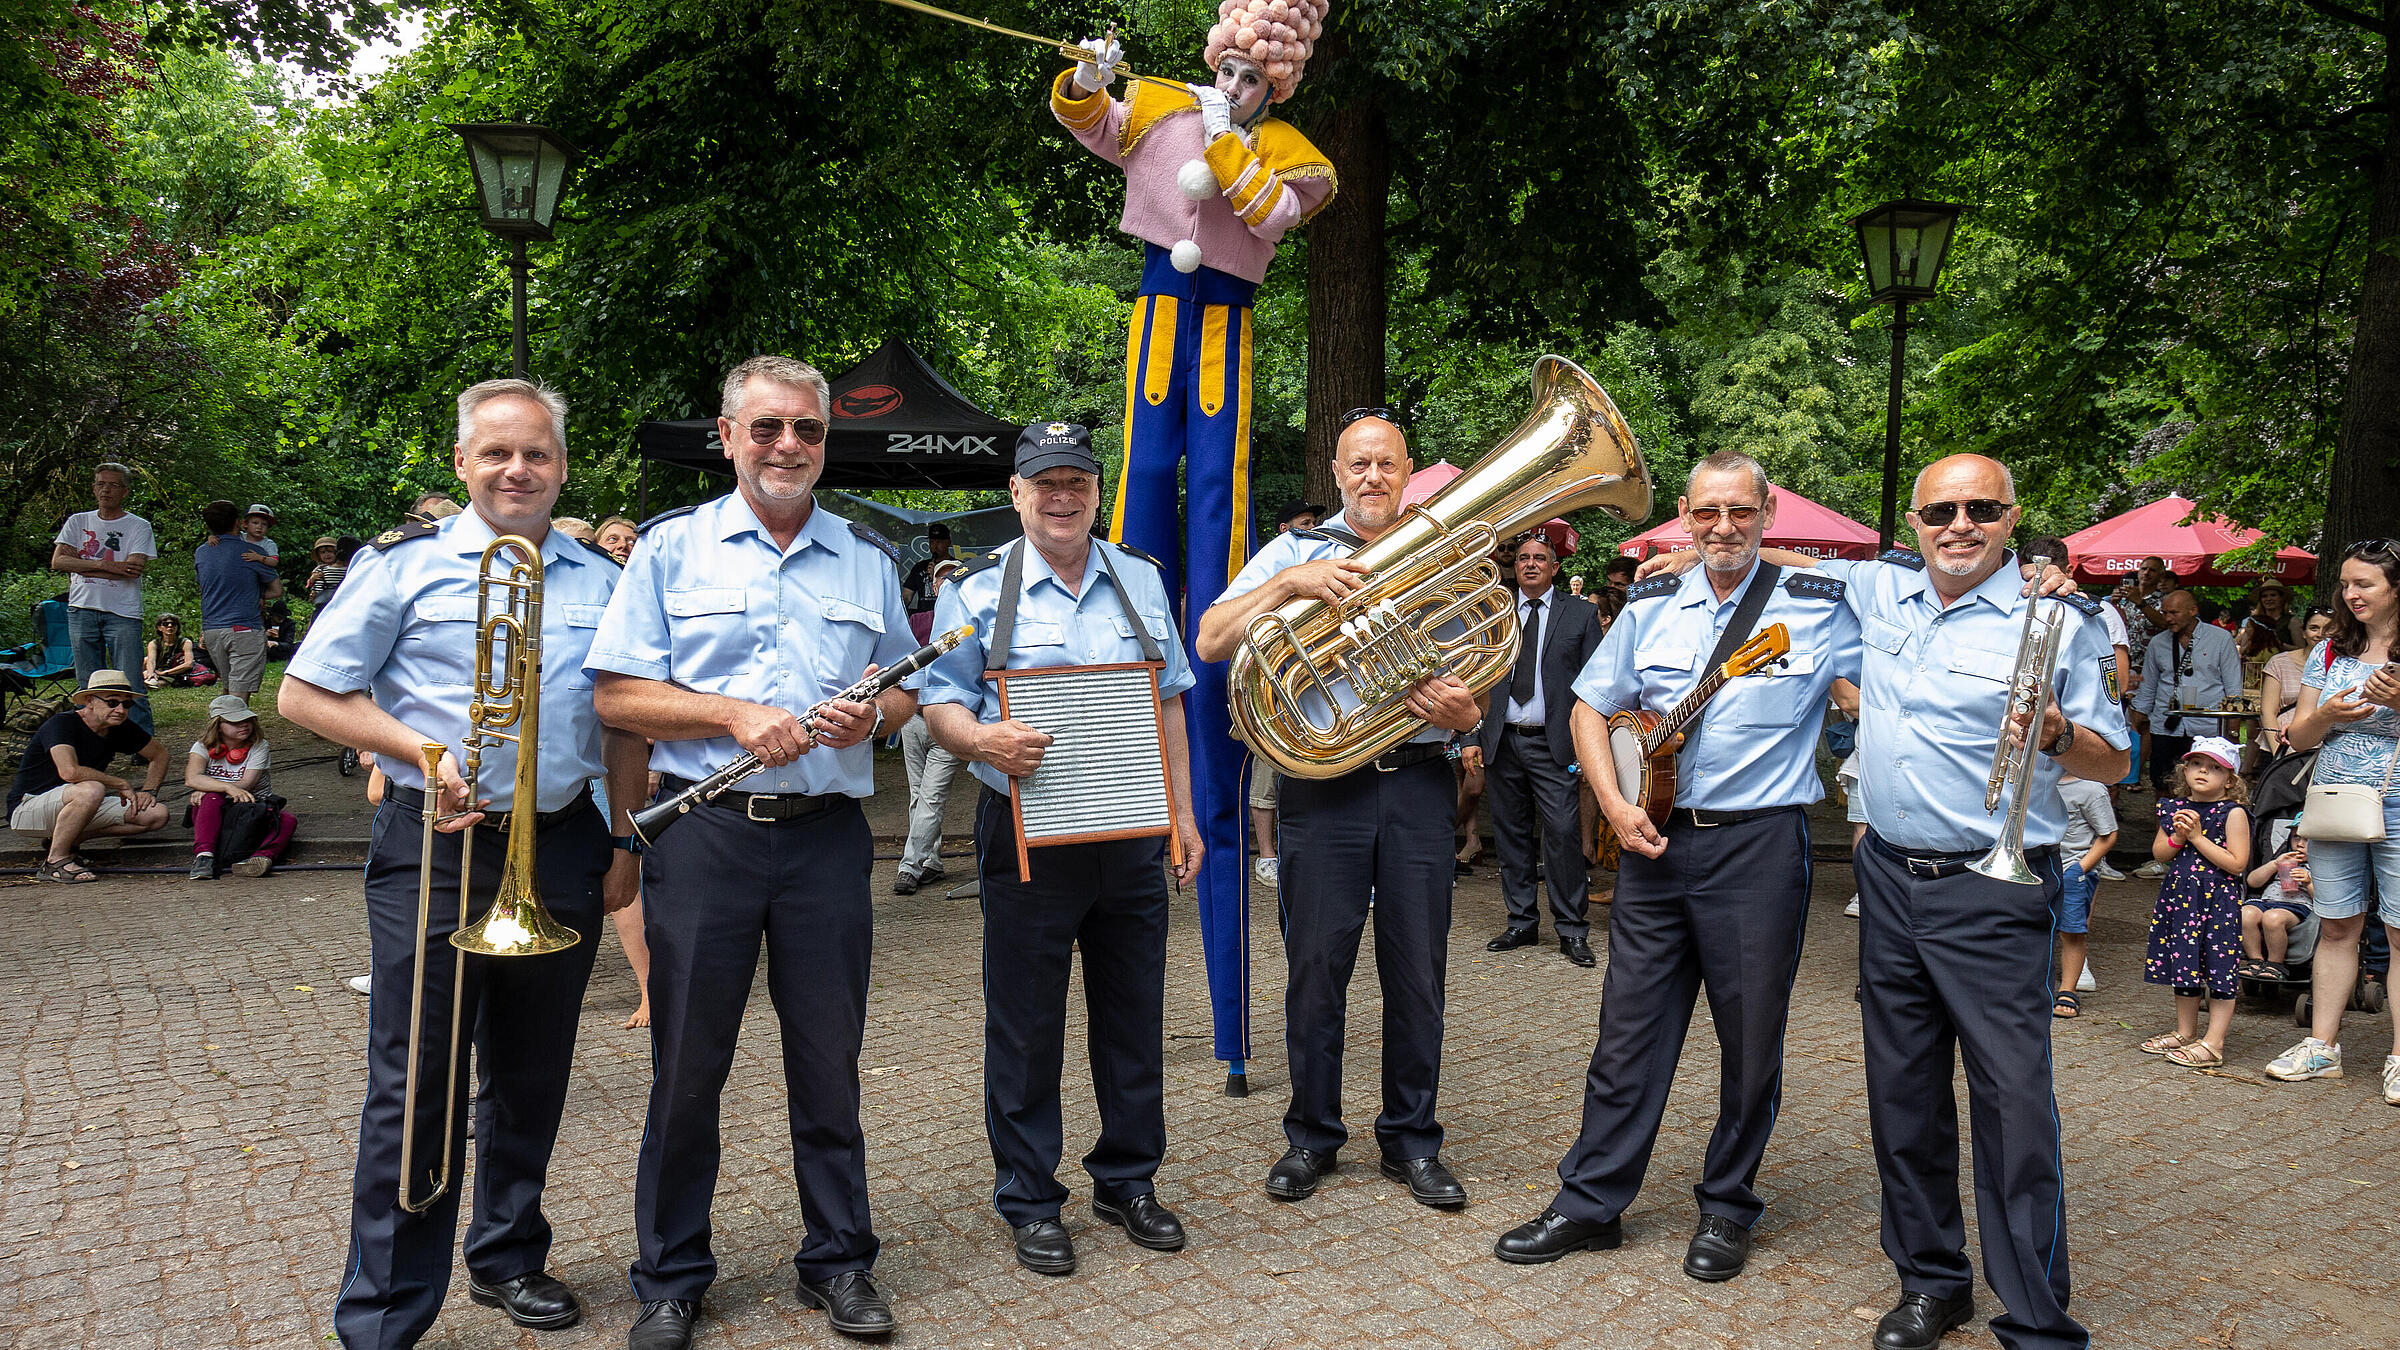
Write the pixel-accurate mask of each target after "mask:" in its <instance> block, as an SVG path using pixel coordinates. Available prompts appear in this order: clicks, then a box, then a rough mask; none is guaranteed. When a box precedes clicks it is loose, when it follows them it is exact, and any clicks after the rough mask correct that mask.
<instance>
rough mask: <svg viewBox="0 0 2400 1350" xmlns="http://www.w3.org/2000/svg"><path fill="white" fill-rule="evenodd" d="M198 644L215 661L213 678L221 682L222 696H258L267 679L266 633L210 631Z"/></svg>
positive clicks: (227, 630) (202, 635)
mask: <svg viewBox="0 0 2400 1350" xmlns="http://www.w3.org/2000/svg"><path fill="white" fill-rule="evenodd" d="M200 644H201V645H202V646H204V647H206V648H208V654H209V655H210V656H213V657H215V658H217V674H218V675H219V676H221V677H222V678H223V679H224V681H225V692H226V693H228V694H241V695H244V696H247V695H250V694H255V693H257V692H258V686H259V684H260V683H261V682H262V681H264V680H265V679H266V678H267V630H266V629H264V628H212V629H210V630H208V631H207V632H205V633H202V634H201V635H200Z"/></svg>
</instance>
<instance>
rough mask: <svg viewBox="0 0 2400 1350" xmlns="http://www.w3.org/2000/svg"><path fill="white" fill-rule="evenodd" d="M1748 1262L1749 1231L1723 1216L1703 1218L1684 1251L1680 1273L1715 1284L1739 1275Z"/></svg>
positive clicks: (1701, 1217) (1705, 1215)
mask: <svg viewBox="0 0 2400 1350" xmlns="http://www.w3.org/2000/svg"><path fill="white" fill-rule="evenodd" d="M1749 1259H1750V1230H1749V1229H1747V1228H1744V1227H1742V1226H1741V1225H1740V1224H1738V1223H1735V1222H1734V1221H1733V1220H1731V1219H1728V1218H1726V1217H1725V1216H1724V1215H1722V1214H1703V1215H1701V1216H1700V1226H1699V1227H1698V1228H1696V1229H1694V1230H1693V1231H1692V1245H1691V1246H1689V1247H1686V1248H1684V1249H1683V1273H1684V1274H1686V1275H1689V1276H1691V1277H1692V1278H1693V1279H1695V1280H1706V1281H1707V1282H1709V1283H1710V1284H1715V1283H1716V1282H1717V1281H1719V1280H1730V1279H1732V1278H1733V1277H1734V1276H1736V1275H1739V1274H1741V1273H1742V1266H1743V1265H1744V1264H1745V1263H1746V1262H1748V1261H1749Z"/></svg>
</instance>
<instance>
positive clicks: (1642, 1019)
mask: <svg viewBox="0 0 2400 1350" xmlns="http://www.w3.org/2000/svg"><path fill="white" fill-rule="evenodd" d="M1677 508H1678V510H1679V511H1680V512H1681V514H1682V516H1683V522H1684V527H1685V528H1686V529H1687V530H1689V531H1690V532H1691V536H1692V540H1693V544H1694V552H1695V553H1696V554H1697V555H1698V556H1699V557H1700V558H1701V559H1702V561H1703V562H1704V563H1705V566H1703V567H1698V568H1694V569H1693V570H1692V571H1691V572H1690V573H1689V574H1687V575H1684V576H1682V577H1655V578H1653V579H1651V580H1648V581H1644V582H1640V583H1637V584H1636V585H1634V586H1633V587H1632V589H1631V590H1630V591H1629V592H1628V593H1627V596H1626V603H1625V608H1624V611H1623V612H1622V613H1620V614H1619V615H1618V616H1617V620H1616V622H1615V623H1613V624H1611V625H1610V626H1609V630H1608V633H1607V635H1606V636H1605V637H1604V638H1602V639H1601V642H1600V650H1599V651H1598V652H1596V653H1594V654H1593V656H1592V659H1591V660H1590V662H1589V663H1588V664H1586V665H1585V666H1584V668H1583V672H1582V674H1581V675H1580V676H1579V677H1578V678H1577V679H1576V681H1575V698H1576V700H1577V705H1576V707H1575V710H1574V726H1575V744H1576V750H1577V757H1578V758H1579V759H1580V760H1581V762H1582V763H1583V766H1584V777H1585V780H1586V781H1588V782H1589V783H1590V784H1591V785H1592V790H1593V793H1594V795H1595V796H1597V797H1598V798H1599V800H1600V807H1601V810H1602V811H1603V812H1604V813H1606V815H1607V817H1608V820H1609V823H1610V824H1611V825H1612V826H1613V827H1614V828H1615V829H1616V831H1617V836H1618V839H1619V840H1620V841H1621V842H1622V843H1623V845H1624V855H1623V861H1622V862H1621V864H1620V867H1619V871H1618V874H1617V894H1616V900H1615V903H1614V904H1612V905H1611V906H1610V909H1609V919H1608V945H1609V963H1608V975H1607V978H1606V981H1605V983H1604V985H1603V986H1602V992H1601V995H1600V1030H1599V1037H1598V1040H1597V1042H1596V1043H1595V1044H1594V1045H1593V1047H1592V1062H1591V1069H1590V1072H1589V1073H1588V1074H1587V1075H1586V1076H1585V1079H1584V1106H1583V1128H1582V1131H1581V1132H1580V1133H1579V1134H1578V1136H1577V1137H1576V1140H1575V1145H1574V1147H1573V1148H1572V1149H1570V1150H1569V1151H1568V1153H1567V1156H1566V1157H1565V1158H1564V1159H1563V1160H1561V1161H1560V1163H1559V1165H1558V1175H1559V1181H1560V1187H1559V1191H1558V1195H1557V1197H1556V1198H1555V1199H1553V1200H1552V1201H1551V1202H1550V1205H1549V1208H1547V1209H1545V1210H1543V1211H1542V1213H1541V1214H1540V1215H1539V1216H1538V1217H1536V1218H1534V1219H1532V1220H1531V1221H1529V1222H1527V1223H1525V1224H1523V1225H1521V1226H1519V1227H1517V1228H1516V1229H1513V1230H1511V1231H1510V1232H1508V1233H1506V1234H1504V1235H1503V1236H1502V1237H1501V1238H1500V1239H1499V1241H1498V1242H1497V1243H1496V1244H1494V1247H1493V1253H1494V1255H1497V1256H1498V1257H1499V1258H1500V1259H1501V1260H1503V1261H1510V1262H1516V1263H1519V1264H1530V1263H1533V1262H1540V1261H1554V1260H1557V1259H1558V1258H1559V1257H1561V1256H1563V1255H1565V1254H1566V1253H1568V1252H1570V1251H1578V1250H1605V1249H1608V1248H1613V1247H1615V1246H1617V1245H1618V1244H1619V1243H1620V1242H1621V1241H1622V1240H1623V1238H1622V1232H1621V1228H1620V1216H1621V1215H1622V1214H1623V1213H1624V1212H1625V1210H1626V1208H1627V1207H1628V1206H1630V1205H1631V1204H1632V1203H1633V1199H1634V1196H1635V1195H1636V1194H1637V1193H1638V1192H1639V1191H1640V1189H1641V1184H1642V1175H1643V1173H1644V1171H1645V1170H1646V1169H1647V1168H1648V1165H1649V1161H1650V1153H1651V1149H1652V1148H1653V1146H1654V1145H1655V1144H1656V1142H1657V1139H1658V1126H1659V1120H1660V1117H1661V1115H1662V1114H1663V1113H1664V1111H1665V1109H1666V1104H1667V1092H1668V1089H1669V1087H1670V1085H1671V1084H1672V1083H1673V1082H1674V1078H1675V1073H1676V1070H1677V1069H1678V1068H1679V1067H1680V1066H1681V1063H1682V1058H1683V1040H1684V1035H1685V1033H1686V1032H1687V1031H1688V1030H1689V1029H1690V1026H1691V1016H1692V1006H1693V1002H1694V999H1695V998H1696V996H1697V995H1698V992H1699V991H1700V989H1701V988H1702V987H1705V988H1706V989H1707V990H1708V1001H1709V1009H1710V1011H1711V1013H1712V1014H1713V1020H1714V1022H1715V1024H1716V1034H1717V1046H1718V1051H1719V1056H1720V1059H1721V1061H1722V1064H1721V1068H1720V1071H1719V1079H1718V1106H1717V1126H1716V1131H1715V1133H1713V1134H1712V1135H1711V1136H1710V1138H1709V1142H1708V1154H1707V1159H1706V1162H1705V1163H1704V1165H1703V1169H1702V1173H1701V1179H1700V1184H1699V1185H1698V1186H1695V1187H1694V1188H1693V1194H1694V1195H1695V1196H1696V1197H1697V1198H1698V1201H1699V1207H1700V1215H1699V1220H1698V1223H1697V1227H1696V1229H1695V1231H1694V1233H1693V1236H1692V1239H1691V1242H1690V1245H1689V1246H1688V1247H1687V1248H1686V1250H1685V1254H1684V1264H1683V1269H1684V1273H1685V1274H1687V1275H1689V1276H1691V1277H1692V1278H1693V1279H1696V1280H1706V1281H1712V1282H1713V1281H1719V1280H1729V1279H1732V1278H1733V1277H1734V1276H1736V1275H1738V1274H1740V1273H1741V1271H1742V1268H1743V1266H1744V1264H1745V1263H1746V1262H1747V1261H1748V1260H1749V1255H1750V1230H1751V1228H1752V1226H1753V1225H1755V1224H1756V1223H1757V1222H1758V1219H1759V1216H1760V1215H1761V1214H1762V1213H1764V1212H1765V1206H1764V1204H1763V1203H1762V1202H1761V1201H1760V1200H1759V1197H1758V1193H1757V1192H1756V1191H1755V1190H1754V1189H1752V1187H1753V1185H1754V1183H1755V1182H1756V1180H1757V1177H1758V1167H1759V1162H1760V1159H1761V1158H1762V1157H1764V1155H1765V1153H1766V1147H1767V1139H1768V1135H1769V1134H1770V1132H1771V1131H1772V1130H1773V1129H1774V1124H1775V1114H1776V1111H1777V1109H1778V1107H1779V1106H1780V1105H1781V1102H1782V1096H1783V1033H1784V1024H1785V1022H1786V1020H1787V1018H1788V1014H1789V1012H1790V1008H1791V997H1792V978H1793V976H1794V975H1795V974H1797V973H1798V971H1799V964H1800V943H1801V938H1802V935H1803V933H1804V932H1805V931H1806V928H1807V920H1808V887H1809V856H1808V818H1807V814H1806V812H1805V810H1804V808H1805V807H1806V806H1807V805H1808V804H1809V803H1811V802H1814V801H1816V800H1817V799H1818V798H1819V797H1822V796H1823V795H1824V787H1823V785H1822V783H1821V782H1820V781H1819V779H1818V777H1817V765H1816V747H1817V733H1818V730H1819V728H1820V726H1821V725H1822V723H1823V721H1824V715H1825V706H1826V697H1825V696H1826V690H1827V689H1828V688H1829V687H1830V686H1831V685H1832V683H1833V681H1834V680H1835V679H1836V678H1842V679H1853V680H1854V679H1856V678H1857V677H1858V661H1859V642H1858V618H1857V616H1856V615H1854V614H1852V613H1851V612H1850V607H1849V606H1848V605H1847V604H1845V603H1844V600H1843V594H1844V590H1845V587H1844V585H1843V583H1842V582H1840V581H1837V580H1834V579H1832V578H1829V577H1825V576H1821V575H1819V574H1816V573H1812V572H1805V571H1800V572H1791V571H1783V570H1781V569H1778V568H1777V567H1775V566H1774V565H1773V564H1769V563H1762V562H1760V561H1759V558H1758V551H1759V541H1760V540H1761V539H1762V538H1763V537H1764V536H1765V534H1766V532H1767V530H1768V528H1769V527H1771V526H1772V525H1773V524H1774V521H1775V500H1774V495H1773V492H1772V490H1771V489H1770V488H1769V486H1768V483H1767V475H1766V471H1765V470H1763V469H1761V468H1760V467H1759V465H1758V462H1757V461H1756V460H1753V459H1751V458H1750V457H1749V456H1747V455H1741V454H1736V453H1732V452H1721V453H1718V454H1714V455H1710V456H1709V457H1708V458H1706V459H1703V460H1702V461H1700V463H1699V464H1698V465H1697V466H1695V467H1694V468H1693V470H1692V476H1691V481H1690V483H1689V484H1688V486H1687V487H1686V489H1685V492H1684V495H1683V496H1682V498H1680V499H1679V500H1678V502H1677ZM1776 624H1781V625H1783V626H1784V628H1785V629H1786V631H1787V632H1788V634H1789V639H1790V651H1789V654H1788V655H1786V656H1785V657H1784V659H1783V662H1782V664H1780V665H1775V666H1768V667H1766V668H1765V669H1763V670H1761V671H1759V672H1757V673H1755V674H1751V675H1745V676H1743V677H1741V678H1739V679H1735V680H1732V681H1730V682H1728V683H1727V684H1726V685H1725V686H1724V687H1723V688H1722V689H1720V690H1719V691H1718V693H1717V694H1716V696H1715V697H1714V698H1713V699H1712V700H1711V701H1710V702H1709V703H1708V704H1706V705H1705V709H1706V710H1705V712H1704V713H1703V715H1702V717H1701V720H1700V721H1699V722H1697V723H1696V724H1693V725H1692V726H1691V727H1690V728H1689V729H1688V730H1687V731H1686V733H1685V735H1684V741H1683V747H1682V749H1681V751H1680V753H1679V754H1678V755H1677V756H1676V776H1675V800H1674V803H1673V805H1674V810H1673V811H1672V813H1671V814H1670V815H1669V817H1668V819H1667V821H1666V824H1665V826H1664V828H1663V830H1662V829H1661V828H1658V827H1655V826H1654V825H1653V824H1652V822H1651V820H1650V817H1649V815H1648V813H1647V812H1646V810H1645V809H1644V808H1643V806H1642V805H1640V804H1637V803H1633V802H1628V801H1627V800H1626V799H1625V797H1624V795H1623V793H1622V792H1620V791H1619V789H1618V785H1617V774H1618V771H1619V769H1620V768H1622V767H1625V766H1620V765H1618V764H1616V762H1615V757H1614V753H1613V752H1612V749H1611V747H1610V745H1609V740H1608V727H1607V719H1608V718H1609V717H1610V716H1611V715H1613V714H1615V713H1618V712H1626V711H1636V710H1646V711H1649V712H1653V713H1657V714H1660V715H1661V716H1664V715H1665V714H1666V713H1667V712H1668V711H1669V710H1671V709H1673V708H1674V707H1676V705H1677V704H1679V703H1680V702H1682V701H1683V699H1684V697H1685V696H1686V695H1687V694H1689V693H1691V692H1692V690H1693V688H1694V687H1695V686H1696V685H1698V684H1699V683H1700V682H1701V680H1703V679H1704V678H1706V677H1707V675H1708V674H1709V673H1710V672H1711V671H1713V670H1715V669H1716V668H1717V667H1718V666H1720V665H1722V664H1724V663H1725V661H1726V660H1727V659H1728V658H1729V657H1730V656H1731V655H1732V653H1733V651H1734V650H1736V649H1738V648H1739V647H1741V646H1742V645H1743V644H1744V643H1745V642H1747V641H1748V640H1749V639H1750V638H1751V637H1753V636H1754V635H1756V634H1758V633H1763V632H1765V631H1766V630H1768V629H1769V628H1771V627H1772V626H1774V625H1776Z"/></svg>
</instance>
